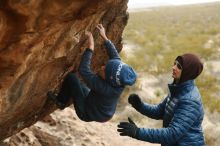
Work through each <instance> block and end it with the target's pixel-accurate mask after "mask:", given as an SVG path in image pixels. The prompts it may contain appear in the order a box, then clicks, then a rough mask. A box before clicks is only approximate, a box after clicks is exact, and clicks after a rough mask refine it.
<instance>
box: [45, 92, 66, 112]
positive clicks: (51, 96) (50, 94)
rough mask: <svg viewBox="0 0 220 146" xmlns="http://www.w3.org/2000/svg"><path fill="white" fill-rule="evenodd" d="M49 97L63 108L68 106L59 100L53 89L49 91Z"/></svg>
mask: <svg viewBox="0 0 220 146" xmlns="http://www.w3.org/2000/svg"><path fill="white" fill-rule="evenodd" d="M47 97H48V98H50V99H51V100H53V101H54V102H55V104H56V106H57V107H58V108H59V109H61V110H63V109H64V108H65V107H66V106H65V104H63V103H61V102H59V101H58V99H57V96H56V95H55V94H54V93H53V92H52V91H48V92H47Z"/></svg>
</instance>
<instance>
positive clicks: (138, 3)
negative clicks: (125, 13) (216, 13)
mask: <svg viewBox="0 0 220 146" xmlns="http://www.w3.org/2000/svg"><path fill="white" fill-rule="evenodd" d="M215 1H220V0H129V2H128V8H129V9H132V8H143V7H149V6H160V5H170V4H171V5H183V4H195V3H207V2H215Z"/></svg>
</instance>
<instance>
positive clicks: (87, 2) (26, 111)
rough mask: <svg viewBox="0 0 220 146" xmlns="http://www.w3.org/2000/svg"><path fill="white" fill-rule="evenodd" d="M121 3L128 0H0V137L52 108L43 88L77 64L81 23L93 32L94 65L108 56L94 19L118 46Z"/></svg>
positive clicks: (56, 82) (122, 16)
mask: <svg viewBox="0 0 220 146" xmlns="http://www.w3.org/2000/svg"><path fill="white" fill-rule="evenodd" d="M126 9H127V0H105V1H103V0H53V1H51V0H1V1H0V140H2V139H5V138H6V137H8V136H10V135H12V134H15V133H17V132H18V131H20V130H21V129H23V128H25V127H28V126H30V125H32V124H33V123H35V122H36V121H38V120H40V119H42V117H44V116H45V115H48V114H49V113H50V112H52V111H53V110H54V109H55V107H54V106H53V104H52V103H50V101H48V100H47V98H46V92H47V91H48V90H51V89H52V90H55V89H56V90H57V89H59V85H60V83H61V82H62V79H63V77H64V75H65V74H66V73H67V72H69V71H71V70H77V68H78V65H79V61H80V57H81V54H82V52H83V50H84V48H85V40H84V37H83V35H82V34H83V31H84V30H85V29H87V30H90V31H92V32H93V34H94V38H95V46H96V51H95V54H94V57H93V69H94V70H96V69H97V68H99V66H100V65H102V64H104V62H105V61H106V59H107V55H106V53H105V51H104V49H103V46H102V40H101V38H100V37H99V36H98V35H97V32H96V30H95V26H96V25H97V24H98V23H103V25H104V26H105V27H106V31H107V35H108V37H109V38H110V39H111V40H112V41H113V42H114V43H115V44H116V46H117V48H119V49H121V35H122V31H123V29H124V26H125V25H126V23H127V19H128V17H127V14H126Z"/></svg>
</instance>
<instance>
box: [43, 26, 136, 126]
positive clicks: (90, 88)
mask: <svg viewBox="0 0 220 146" xmlns="http://www.w3.org/2000/svg"><path fill="white" fill-rule="evenodd" d="M96 28H97V29H98V31H99V34H100V35H101V37H102V38H103V39H104V44H105V47H106V49H107V53H108V55H109V61H108V62H107V63H106V65H105V66H102V67H101V69H100V71H99V72H98V73H97V74H95V73H94V72H93V71H92V70H91V68H90V64H91V58H92V55H93V52H94V40H93V35H92V33H91V32H88V31H86V32H85V35H86V37H87V39H88V42H89V45H88V48H85V51H84V53H83V55H82V59H81V62H80V66H79V73H80V75H81V77H82V78H83V80H84V81H85V84H84V83H83V82H81V81H80V80H79V78H78V77H77V75H76V74H75V73H69V74H68V75H67V76H66V77H65V79H64V81H63V83H62V86H61V89H60V92H59V93H58V95H55V94H54V93H53V92H51V91H49V92H48V93H47V96H48V97H49V98H51V99H52V100H54V101H55V103H56V105H57V106H58V107H59V108H60V109H64V108H65V107H66V105H67V103H68V102H69V101H70V99H72V101H73V104H74V107H75V111H76V114H77V116H78V117H79V118H80V119H81V120H83V121H86V122H90V121H97V122H106V121H108V120H110V119H111V118H112V116H113V115H114V113H115V110H116V106H117V102H118V99H119V97H120V95H121V93H122V92H123V90H124V88H125V86H126V85H130V86H131V85H133V84H134V83H135V81H136V76H137V75H136V72H135V71H134V70H133V69H132V67H130V66H129V65H127V64H126V63H124V62H122V60H121V59H120V56H119V54H118V52H117V50H116V48H115V46H114V44H113V43H112V42H111V41H110V40H109V39H108V38H107V36H106V33H105V28H104V27H103V26H102V24H99V25H98V26H97V27H96Z"/></svg>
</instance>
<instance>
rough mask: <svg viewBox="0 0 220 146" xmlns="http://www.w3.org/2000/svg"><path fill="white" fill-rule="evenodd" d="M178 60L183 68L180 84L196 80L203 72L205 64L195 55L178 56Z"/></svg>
mask: <svg viewBox="0 0 220 146" xmlns="http://www.w3.org/2000/svg"><path fill="white" fill-rule="evenodd" d="M176 60H177V61H178V62H179V63H180V65H181V66H182V67H183V70H182V74H181V77H180V81H179V83H183V82H185V81H188V80H193V79H195V78H196V77H198V76H199V75H200V73H201V72H202V70H203V63H202V62H201V61H200V59H199V58H198V57H197V56H196V55H194V54H190V53H188V54H184V55H182V56H178V57H177V58H176Z"/></svg>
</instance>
